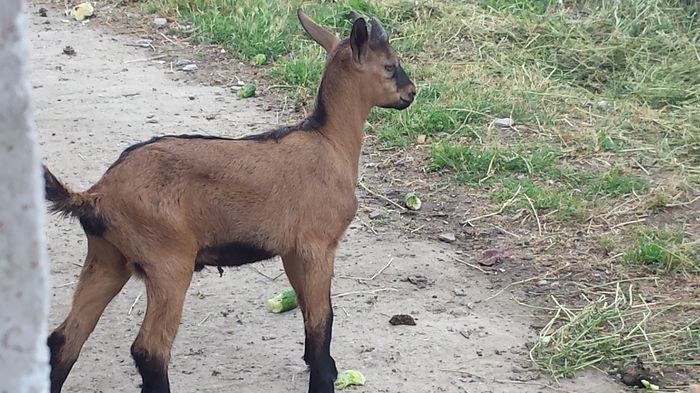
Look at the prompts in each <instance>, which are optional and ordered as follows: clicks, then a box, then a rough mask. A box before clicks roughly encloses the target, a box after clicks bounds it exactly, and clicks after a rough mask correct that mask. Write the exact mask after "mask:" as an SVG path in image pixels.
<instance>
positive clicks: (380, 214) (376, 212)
mask: <svg viewBox="0 0 700 393" xmlns="http://www.w3.org/2000/svg"><path fill="white" fill-rule="evenodd" d="M381 217H384V210H382V209H374V210H372V211H371V212H370V213H369V218H371V219H372V220H374V219H377V218H381Z"/></svg>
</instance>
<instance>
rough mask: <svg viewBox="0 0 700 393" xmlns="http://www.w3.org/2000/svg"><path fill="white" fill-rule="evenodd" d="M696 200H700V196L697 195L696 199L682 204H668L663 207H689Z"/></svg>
mask: <svg viewBox="0 0 700 393" xmlns="http://www.w3.org/2000/svg"><path fill="white" fill-rule="evenodd" d="M698 199H700V195H698V196H697V197H695V198H693V199H691V200H689V201H688V202H682V203H669V204H666V205H664V207H678V206H688V205H691V204H693V203H694V202H695V201H697V200H698Z"/></svg>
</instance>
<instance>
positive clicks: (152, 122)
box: [146, 119, 158, 124]
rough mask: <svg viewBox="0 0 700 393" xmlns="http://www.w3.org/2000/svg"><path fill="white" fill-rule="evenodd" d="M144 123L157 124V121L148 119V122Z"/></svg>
mask: <svg viewBox="0 0 700 393" xmlns="http://www.w3.org/2000/svg"><path fill="white" fill-rule="evenodd" d="M146 123H149V124H158V120H156V119H148V120H146Z"/></svg>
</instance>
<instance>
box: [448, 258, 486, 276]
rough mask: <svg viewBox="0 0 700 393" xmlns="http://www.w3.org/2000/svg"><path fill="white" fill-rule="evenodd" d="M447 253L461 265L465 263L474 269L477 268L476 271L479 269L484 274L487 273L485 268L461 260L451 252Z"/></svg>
mask: <svg viewBox="0 0 700 393" xmlns="http://www.w3.org/2000/svg"><path fill="white" fill-rule="evenodd" d="M447 255H449V256H450V257H452V259H454V260H455V261H457V262H459V263H461V264H462V265H466V266H469V267H471V268H474V269H476V270H478V271H480V272H482V273H484V274H489V272H488V271H486V270H484V269H482V268H480V267H479V266H477V265H474V264H471V263H469V262H466V261H463V260H461V259H459V258H457V257H456V256H454V255H452V254H447Z"/></svg>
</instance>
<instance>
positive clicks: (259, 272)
mask: <svg viewBox="0 0 700 393" xmlns="http://www.w3.org/2000/svg"><path fill="white" fill-rule="evenodd" d="M251 269H253V270H255V271H256V272H257V273H258V274H259V275H261V276H263V277H265V278H267V279H269V280H272V281H275V279H276V278H277V277H279V275H278V276H277V277H270V276H268V275H267V274H265V273H263V272H261V271H260V270H258V268H257V267H254V266H251Z"/></svg>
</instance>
